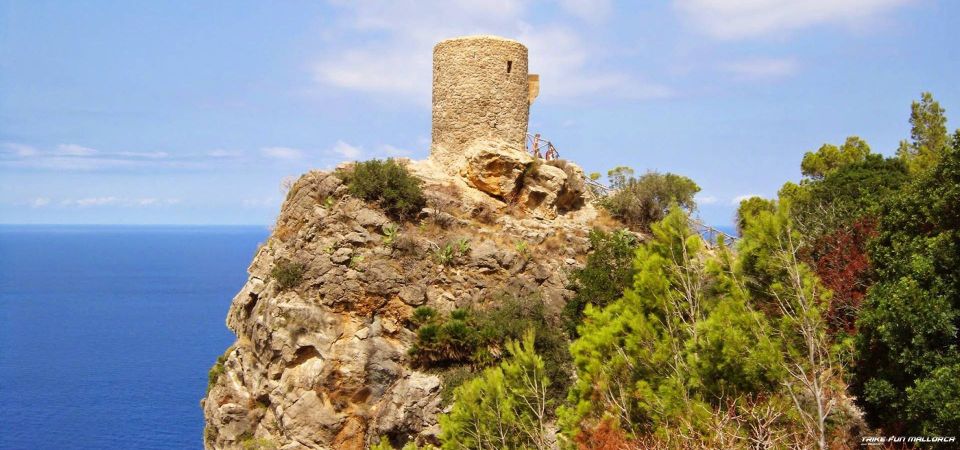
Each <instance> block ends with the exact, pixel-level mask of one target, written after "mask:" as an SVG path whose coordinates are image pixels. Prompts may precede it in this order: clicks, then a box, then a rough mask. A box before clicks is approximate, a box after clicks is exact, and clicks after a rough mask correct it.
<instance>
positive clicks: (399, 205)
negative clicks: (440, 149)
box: [337, 159, 426, 219]
mask: <svg viewBox="0 0 960 450" xmlns="http://www.w3.org/2000/svg"><path fill="white" fill-rule="evenodd" d="M337 176H338V177H339V178H340V179H341V180H343V181H344V183H346V184H347V187H348V188H349V189H350V194H351V195H354V196H355V197H357V198H361V199H364V200H366V201H370V202H376V203H378V204H379V206H380V207H381V208H383V209H384V210H385V211H386V212H387V213H388V214H390V215H391V216H393V217H394V218H396V219H407V218H410V217H413V216H415V215H416V214H418V213H419V212H420V210H421V209H423V207H424V206H426V198H425V197H424V196H423V191H422V189H421V181H420V179H419V178H417V177H416V176H414V175H413V174H411V173H410V172H409V171H408V170H407V168H406V167H404V166H402V165H400V164H399V163H397V162H396V161H394V160H392V159H387V160H379V159H371V160H369V161H360V162H357V163H356V164H354V165H353V167H351V168H349V169H344V170H339V171H337Z"/></svg>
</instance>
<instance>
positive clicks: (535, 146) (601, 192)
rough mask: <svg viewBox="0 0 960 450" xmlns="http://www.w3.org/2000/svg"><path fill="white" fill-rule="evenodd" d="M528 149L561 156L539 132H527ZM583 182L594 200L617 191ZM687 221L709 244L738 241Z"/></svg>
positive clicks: (585, 179)
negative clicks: (543, 149) (719, 240)
mask: <svg viewBox="0 0 960 450" xmlns="http://www.w3.org/2000/svg"><path fill="white" fill-rule="evenodd" d="M543 144H546V148H547V149H548V151H549V153H548V155H549V156H540V150H541V149H542V148H544V147H543ZM527 151H528V152H530V153H531V154H532V155H533V156H535V157H543V158H544V159H546V160H548V161H549V160H551V159H557V158H559V157H560V153H559V152H557V149H556V147H555V146H554V145H553V143H552V142H550V141H548V140H546V139H543V138H542V137H540V135H539V134H535V135H532V134H527ZM583 182H584V183H585V184H586V185H587V186H590V192H591V193H592V194H593V195H594V196H595V198H594V201H600V200H603V198H605V197H607V196H609V195H611V194H612V193H614V192H615V189H613V188H611V187H609V186H607V185H605V184H603V183H600V182H598V181H596V180H593V179H591V178H590V177H588V176H586V175H584V176H583ZM687 221H688V223H689V225H690V228H692V229H693V230H694V231H696V232H697V234H699V235H700V236H702V237H703V239H704V241H706V243H707V245H709V246H711V247H712V246H713V245H715V243H716V242H717V239H718V238H720V239H723V242H724V245H733V244H734V243H736V242H737V239H738V237H737V236H733V235H731V234H730V233H727V232H725V231H723V230H720V229H718V228H715V227H711V226H710V225H707V224H705V223H703V221H701V220H700V219H695V218H692V217H688V218H687Z"/></svg>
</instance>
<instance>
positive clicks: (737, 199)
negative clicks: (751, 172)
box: [730, 194, 763, 206]
mask: <svg viewBox="0 0 960 450" xmlns="http://www.w3.org/2000/svg"><path fill="white" fill-rule="evenodd" d="M753 197H763V196H762V195H760V194H744V195H738V196H736V197H734V198H733V199H732V200H730V204H731V205H734V206H737V205H739V204H740V202H742V201H744V200H746V199H748V198H753Z"/></svg>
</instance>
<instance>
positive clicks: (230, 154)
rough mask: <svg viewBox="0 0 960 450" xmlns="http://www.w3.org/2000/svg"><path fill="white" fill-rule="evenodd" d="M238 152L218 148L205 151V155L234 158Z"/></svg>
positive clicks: (238, 154) (237, 155)
mask: <svg viewBox="0 0 960 450" xmlns="http://www.w3.org/2000/svg"><path fill="white" fill-rule="evenodd" d="M240 154H241V153H240V152H238V151H235V150H223V149H219V148H218V149H215V150H210V151H209V152H207V156H209V157H211V158H236V157H239V156H240Z"/></svg>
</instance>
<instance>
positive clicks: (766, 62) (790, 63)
mask: <svg viewBox="0 0 960 450" xmlns="http://www.w3.org/2000/svg"><path fill="white" fill-rule="evenodd" d="M799 67H800V65H799V64H798V63H797V60H796V59H794V58H767V59H747V60H742V61H731V62H727V63H725V64H723V65H721V67H720V68H721V69H722V70H724V71H725V72H728V73H731V74H733V75H734V76H736V77H737V78H739V79H742V80H769V79H775V78H783V77H787V76H790V75H793V74H794V73H796V72H797V70H798V68H799Z"/></svg>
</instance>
